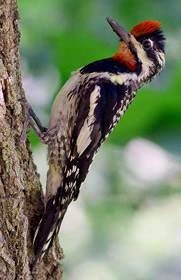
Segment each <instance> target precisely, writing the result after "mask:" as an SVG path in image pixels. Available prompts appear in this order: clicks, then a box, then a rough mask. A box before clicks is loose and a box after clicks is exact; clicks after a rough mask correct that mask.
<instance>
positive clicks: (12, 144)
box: [0, 0, 63, 280]
mask: <svg viewBox="0 0 181 280" xmlns="http://www.w3.org/2000/svg"><path fill="white" fill-rule="evenodd" d="M19 43H20V31H19V13H18V4H17V0H0V213H1V215H0V279H2V280H13V279H26V280H29V279H36V280H38V279H41V280H44V279H52V280H53V279H61V277H62V268H61V266H60V264H59V262H58V261H59V259H61V258H62V257H63V255H62V253H61V251H60V249H59V246H58V244H57V242H56V244H55V245H54V246H53V248H52V250H50V252H49V255H48V257H45V258H44V260H43V261H42V262H41V263H40V262H39V263H38V264H37V267H36V268H35V270H34V271H33V272H32V271H31V260H32V257H33V246H32V237H33V234H34V231H35V228H36V226H37V224H38V222H39V220H40V217H41V214H42V212H43V209H44V202H43V200H44V198H43V193H42V188H41V184H40V180H39V175H38V174H37V172H36V167H35V165H34V163H33V159H32V153H31V147H30V143H29V141H28V139H26V141H25V143H23V144H22V145H19V138H20V135H21V132H22V129H23V123H24V121H25V119H26V107H25V103H24V102H23V101H22V100H23V98H24V91H23V87H22V81H21V72H20V56H19Z"/></svg>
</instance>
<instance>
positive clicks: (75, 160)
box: [29, 18, 165, 264]
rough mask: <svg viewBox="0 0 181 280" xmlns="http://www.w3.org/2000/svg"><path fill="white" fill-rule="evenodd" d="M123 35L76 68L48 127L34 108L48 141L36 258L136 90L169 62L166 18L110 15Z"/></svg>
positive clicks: (40, 130) (56, 229)
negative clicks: (110, 51)
mask: <svg viewBox="0 0 181 280" xmlns="http://www.w3.org/2000/svg"><path fill="white" fill-rule="evenodd" d="M107 21H108V23H109V24H110V25H111V27H112V29H113V31H114V32H115V33H116V34H117V35H118V37H119V39H120V45H119V50H118V52H117V53H116V54H115V55H113V56H112V57H110V58H106V59H102V60H98V61H95V62H92V63H90V64H88V65H86V66H84V67H82V68H80V69H78V70H77V71H75V72H73V74H72V76H71V77H70V79H69V80H68V81H67V82H66V84H65V85H64V86H63V87H62V89H61V90H60V92H59V93H58V95H57V97H56V99H55V101H54V103H53V107H52V110H51V115H50V121H49V127H48V129H47V130H46V131H45V130H44V129H43V127H42V126H41V124H40V122H39V120H38V118H37V117H36V116H35V115H34V113H33V112H32V110H31V108H30V110H29V114H30V119H31V118H32V119H34V120H35V122H36V124H37V126H38V128H37V127H36V125H35V124H34V122H33V120H31V121H30V122H31V125H32V126H33V128H34V129H35V131H36V132H37V134H38V136H39V137H40V139H41V141H43V142H44V143H47V144H48V164H49V170H48V174H47V185H46V206H45V211H44V214H43V216H42V219H41V221H40V223H39V225H38V228H37V230H36V232H35V236H34V252H35V258H34V264H35V263H36V261H37V259H38V258H39V257H41V258H42V257H43V256H44V254H45V253H46V252H48V250H49V248H50V247H51V245H52V242H53V240H54V238H55V236H56V235H57V234H58V232H59V229H60V226H61V223H62V220H63V218H64V215H65V213H66V211H67V208H68V206H69V204H70V203H71V201H73V200H76V199H77V198H78V196H79V191H80V188H81V186H82V183H83V182H84V180H85V178H86V176H87V173H88V170H89V167H90V165H91V163H92V161H93V158H94V156H95V154H96V153H97V151H98V149H99V148H100V146H101V145H102V144H103V142H104V141H105V140H106V138H107V137H108V136H109V134H110V133H111V131H112V130H113V129H114V127H115V126H116V125H117V123H118V121H119V120H120V119H121V117H122V116H123V114H124V113H125V111H126V110H127V108H128V107H129V105H130V104H131V102H132V101H133V99H134V97H135V95H136V93H137V90H138V89H139V88H140V87H142V86H143V85H144V84H146V83H148V82H150V81H151V80H152V79H153V78H154V77H155V76H157V75H158V74H159V73H160V72H161V71H162V69H163V68H164V66H165V52H164V43H165V37H164V35H163V32H162V30H161V24H160V22H157V21H152V20H147V21H144V22H142V23H139V24H137V25H136V26H134V27H133V29H132V30H131V31H130V32H127V31H126V30H125V29H124V28H123V27H122V26H120V25H119V24H118V23H116V22H115V21H113V20H111V19H110V18H107Z"/></svg>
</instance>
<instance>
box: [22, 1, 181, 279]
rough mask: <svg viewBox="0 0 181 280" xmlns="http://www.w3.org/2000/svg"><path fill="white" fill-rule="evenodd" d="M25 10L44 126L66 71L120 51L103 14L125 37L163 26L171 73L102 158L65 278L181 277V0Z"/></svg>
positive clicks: (90, 182) (150, 88) (137, 104)
mask: <svg viewBox="0 0 181 280" xmlns="http://www.w3.org/2000/svg"><path fill="white" fill-rule="evenodd" d="M19 8H20V17H21V21H20V29H21V49H20V52H21V57H22V71H23V83H24V87H25V90H26V94H27V96H28V99H29V100H30V102H31V103H32V105H33V107H34V108H35V110H36V111H37V113H38V114H39V115H40V118H41V119H42V122H43V123H44V124H45V125H47V123H48V115H49V112H50V108H51V104H52V102H53V100H54V97H55V95H56V94H57V93H58V91H59V89H60V88H61V86H62V85H63V84H64V83H65V82H66V80H67V79H68V78H69V76H70V72H72V71H74V70H76V69H77V68H79V67H81V66H83V65H86V64H88V63H90V62H92V61H95V60H98V59H101V58H106V57H110V56H112V55H113V54H114V53H115V52H116V51H117V49H118V39H117V37H116V36H115V34H114V33H113V32H112V31H111V29H110V27H109V25H108V24H107V22H106V20H105V18H106V16H109V17H110V18H112V19H115V20H116V21H117V22H119V23H120V24H121V25H123V26H124V27H125V28H126V29H128V30H130V29H131V28H132V27H133V25H135V24H137V23H138V22H141V21H144V20H148V19H152V20H158V21H161V22H162V27H163V30H164V34H165V36H166V38H167V45H166V67H165V70H164V71H163V73H162V74H161V75H160V76H159V77H158V78H156V79H155V80H154V81H153V82H152V83H151V84H149V85H147V86H145V87H144V88H142V89H141V90H139V93H138V94H137V96H136V99H135V101H134V102H133V104H132V105H131V107H130V108H129V109H128V111H127V112H126V114H125V116H124V117H123V119H122V120H121V121H120V123H119V124H118V126H117V127H116V129H115V130H114V131H113V133H112V134H111V136H110V137H109V139H108V140H107V142H106V143H105V144H104V147H103V148H102V149H101V151H100V152H99V155H98V156H97V158H96V159H95V162H94V164H93V167H92V168H91V171H90V174H89V176H88V178H87V180H86V182H85V184H84V188H83V190H82V193H81V195H80V199H79V200H78V202H76V203H75V205H74V206H71V207H75V208H72V209H73V210H70V211H72V212H70V214H69V213H68V214H67V221H68V222H67V224H66V221H65V226H64V224H63V227H62V231H61V232H62V234H61V237H60V239H61V244H62V246H63V248H64V251H65V255H66V258H65V260H64V267H65V269H64V271H65V272H64V279H79V280H83V279H88V280H89V279H91V280H92V279H94V280H96V279H106V280H107V279H109V280H115V279H121V280H122V279H123V280H133V279H134V280H136V279H138V280H141V279H150V280H151V279H155V280H156V279H159V280H162V279H164V280H165V279H166V280H167V279H168V280H177V279H180V277H181V271H180V263H181V233H180V230H181V218H180V217H181V215H180V214H181V213H180V212H181V210H180V208H181V207H180V205H181V196H180V191H181V188H180V173H181V172H180V171H181V164H180V152H181V145H180V143H181V51H180V46H181V21H180V14H181V2H180V1H179V0H175V1H168V0H161V1H156V0H152V1H148V0H145V1H141V0H137V1H134V0H133V1H129V0H119V1H118V0H112V1H108V0H104V1H103V0H98V1H96V0H87V1H83V0H76V1H75V0H74V1H73V0H68V1H66V0H62V1H60V0H52V1H48V0H39V1H35V0H31V1H28V0H19ZM30 140H31V143H32V147H33V149H34V151H35V158H36V161H37V165H38V168H39V171H40V173H41V178H43V179H42V182H43V184H44V185H45V175H46V171H45V170H46V168H47V167H46V165H44V164H45V163H44V162H45V160H46V151H45V149H43V147H42V145H40V143H39V141H38V139H37V137H36V136H35V134H34V133H33V132H32V131H31V132H30ZM138 144H139V145H138ZM145 147H146V148H145ZM147 148H148V149H147ZM132 149H133V150H132ZM132 151H133V153H132ZM134 155H135V157H134ZM142 155H144V156H145V159H146V162H145V161H144V160H143V161H142V162H141V164H140V161H139V158H141V156H142ZM161 159H162V160H161ZM163 159H164V160H165V161H163ZM133 163H134V164H133ZM132 164H133V165H132ZM157 165H158V166H157ZM146 166H147V169H146V170H149V174H151V175H150V177H149V176H147V177H145V176H146V175H145V172H143V171H144V170H145V169H144V168H145V167H146ZM136 167H139V168H140V169H139V168H137V169H136ZM41 168H42V169H41ZM142 168H143V169H142ZM164 168H165V169H164ZM155 172H157V174H156V173H155ZM164 172H165V173H164ZM142 173H144V174H142ZM162 173H163V174H162ZM155 174H156V175H155ZM155 176H156V177H155ZM76 211H77V212H76ZM76 214H77V216H73V215H76ZM79 218H80V219H79ZM65 219H66V217H65ZM72 219H73V221H72ZM76 219H78V220H77V222H76ZM77 224H79V225H80V227H79V226H77ZM64 227H65V229H63V228H64ZM75 244H76V245H75Z"/></svg>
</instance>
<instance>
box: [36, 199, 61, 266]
mask: <svg viewBox="0 0 181 280" xmlns="http://www.w3.org/2000/svg"><path fill="white" fill-rule="evenodd" d="M64 214H65V213H64V211H60V209H59V201H58V199H57V196H53V197H51V198H50V199H49V200H48V202H47V206H46V209H45V212H44V214H43V217H42V219H41V221H40V223H39V225H38V227H37V229H36V232H35V235H34V240H33V244H34V253H35V257H34V260H33V264H32V267H34V266H35V264H36V262H37V260H38V258H39V257H40V256H41V258H43V256H44V255H45V253H47V252H48V250H49V248H50V247H51V245H52V242H53V240H54V237H55V235H56V234H57V233H58V231H57V229H59V228H60V225H61V222H62V220H63V217H64ZM57 216H58V219H57Z"/></svg>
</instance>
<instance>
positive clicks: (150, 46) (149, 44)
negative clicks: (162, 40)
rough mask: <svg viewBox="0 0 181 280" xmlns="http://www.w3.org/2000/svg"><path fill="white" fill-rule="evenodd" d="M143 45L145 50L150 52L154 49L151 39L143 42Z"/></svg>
mask: <svg viewBox="0 0 181 280" xmlns="http://www.w3.org/2000/svg"><path fill="white" fill-rule="evenodd" d="M142 45H143V48H144V49H145V50H149V49H151V48H152V47H153V41H151V40H150V39H146V40H144V41H143V42H142Z"/></svg>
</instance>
